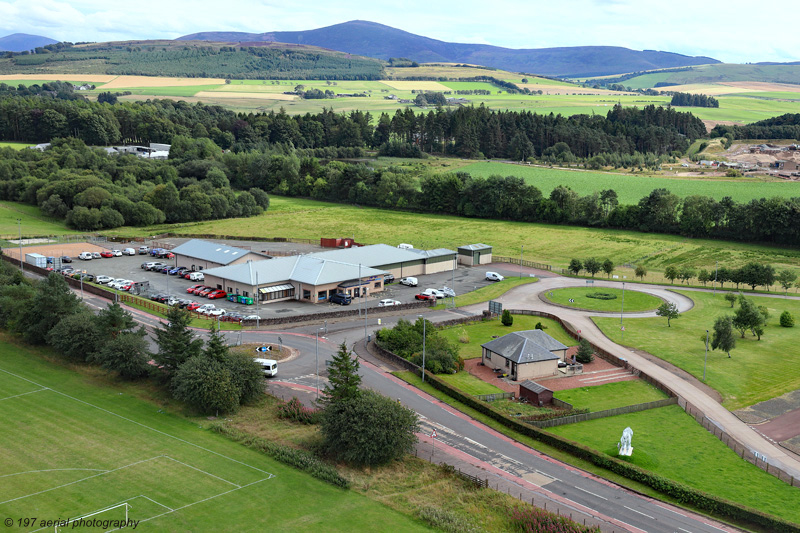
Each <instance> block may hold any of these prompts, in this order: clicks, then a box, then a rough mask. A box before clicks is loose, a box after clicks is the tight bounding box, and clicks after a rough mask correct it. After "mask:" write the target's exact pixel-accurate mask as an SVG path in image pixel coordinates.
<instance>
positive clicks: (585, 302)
mask: <svg viewBox="0 0 800 533" xmlns="http://www.w3.org/2000/svg"><path fill="white" fill-rule="evenodd" d="M543 295H544V299H545V300H546V301H548V302H552V303H554V304H557V305H563V306H564V307H571V308H573V309H585V310H587V311H606V312H615V313H618V312H620V311H622V289H615V288H609V287H565V288H563V289H553V290H550V291H546V292H544V293H543ZM662 303H663V301H662V300H661V298H658V297H657V296H653V295H651V294H647V293H644V292H641V291H635V290H630V289H627V290H626V291H625V312H626V313H635V312H641V311H653V310H655V309H657V308H658V306H659V305H661V304H662Z"/></svg>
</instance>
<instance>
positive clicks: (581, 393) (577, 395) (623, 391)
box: [554, 379, 667, 412]
mask: <svg viewBox="0 0 800 533" xmlns="http://www.w3.org/2000/svg"><path fill="white" fill-rule="evenodd" d="M554 396H555V397H556V398H558V399H559V400H563V401H565V402H567V403H569V404H572V406H573V407H574V408H575V409H590V410H591V411H592V412H597V411H604V410H606V409H616V408H617V407H626V406H628V405H636V404H638V403H647V402H655V401H658V400H663V399H664V398H666V397H667V395H666V394H664V393H663V392H661V391H660V390H658V389H657V388H655V387H653V386H652V385H649V384H648V383H646V382H644V381H642V380H638V379H637V380H635V381H618V382H616V383H606V384H605V385H597V386H595V387H580V388H577V389H568V390H560V391H558V392H556V393H555V394H554Z"/></svg>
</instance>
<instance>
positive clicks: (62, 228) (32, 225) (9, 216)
mask: <svg viewBox="0 0 800 533" xmlns="http://www.w3.org/2000/svg"><path fill="white" fill-rule="evenodd" d="M17 219H20V220H21V221H22V225H21V229H22V235H23V237H24V236H25V235H63V234H66V233H70V230H69V229H67V225H66V224H65V223H64V221H63V220H57V219H54V218H50V217H46V216H44V215H43V214H42V212H41V211H40V210H39V208H38V207H35V206H32V205H27V204H20V203H17V202H5V201H0V238H3V237H7V238H12V239H16V238H17V235H18V234H19V230H20V227H19V226H18V225H17Z"/></svg>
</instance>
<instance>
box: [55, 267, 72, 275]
mask: <svg viewBox="0 0 800 533" xmlns="http://www.w3.org/2000/svg"><path fill="white" fill-rule="evenodd" d="M59 272H60V273H61V274H62V275H64V276H69V275H70V274H72V273H73V272H75V269H74V268H72V267H67V268H63V269H61V270H60V271H59Z"/></svg>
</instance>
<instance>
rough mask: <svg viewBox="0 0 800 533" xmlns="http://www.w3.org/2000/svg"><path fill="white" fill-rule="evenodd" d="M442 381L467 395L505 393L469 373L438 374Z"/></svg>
mask: <svg viewBox="0 0 800 533" xmlns="http://www.w3.org/2000/svg"><path fill="white" fill-rule="evenodd" d="M438 377H439V378H440V379H441V380H442V381H446V382H447V383H449V384H450V385H452V386H453V387H455V388H457V389H461V390H463V391H464V392H466V393H467V394H472V395H473V396H477V395H479V394H498V393H501V392H505V391H504V390H503V389H501V388H500V387H495V386H494V385H492V384H491V383H486V382H485V381H483V380H482V379H478V378H476V377H475V376H473V375H472V374H470V373H469V372H465V371H463V370H462V371H461V372H457V373H455V374H438Z"/></svg>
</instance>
